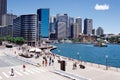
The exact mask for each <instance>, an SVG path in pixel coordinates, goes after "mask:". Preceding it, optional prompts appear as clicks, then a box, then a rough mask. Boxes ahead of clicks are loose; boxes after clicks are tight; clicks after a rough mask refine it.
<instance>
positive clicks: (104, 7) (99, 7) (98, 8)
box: [95, 4, 109, 10]
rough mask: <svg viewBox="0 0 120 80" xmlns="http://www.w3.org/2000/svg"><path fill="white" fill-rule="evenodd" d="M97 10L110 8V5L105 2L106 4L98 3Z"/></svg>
mask: <svg viewBox="0 0 120 80" xmlns="http://www.w3.org/2000/svg"><path fill="white" fill-rule="evenodd" d="M95 10H109V5H107V4H104V5H99V4H96V5H95Z"/></svg>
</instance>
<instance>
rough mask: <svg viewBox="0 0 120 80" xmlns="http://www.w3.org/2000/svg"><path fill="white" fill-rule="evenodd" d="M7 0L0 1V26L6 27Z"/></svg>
mask: <svg viewBox="0 0 120 80" xmlns="http://www.w3.org/2000/svg"><path fill="white" fill-rule="evenodd" d="M6 14H7V0H0V26H4V25H6Z"/></svg>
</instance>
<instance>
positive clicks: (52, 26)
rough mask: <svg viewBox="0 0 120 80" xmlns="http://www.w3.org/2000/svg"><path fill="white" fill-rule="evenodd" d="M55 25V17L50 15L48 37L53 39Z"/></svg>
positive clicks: (54, 37)
mask: <svg viewBox="0 0 120 80" xmlns="http://www.w3.org/2000/svg"><path fill="white" fill-rule="evenodd" d="M56 25H57V21H56V17H55V16H51V17H50V31H49V32H50V35H49V36H50V37H49V38H50V39H52V40H55V39H56V38H57V37H56Z"/></svg>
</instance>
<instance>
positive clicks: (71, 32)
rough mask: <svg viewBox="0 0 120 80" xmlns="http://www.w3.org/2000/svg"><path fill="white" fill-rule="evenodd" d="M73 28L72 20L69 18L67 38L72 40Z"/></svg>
mask: <svg viewBox="0 0 120 80" xmlns="http://www.w3.org/2000/svg"><path fill="white" fill-rule="evenodd" d="M73 28H74V18H73V17H69V38H73V36H74V33H73Z"/></svg>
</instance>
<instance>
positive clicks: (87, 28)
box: [84, 18, 93, 35]
mask: <svg viewBox="0 0 120 80" xmlns="http://www.w3.org/2000/svg"><path fill="white" fill-rule="evenodd" d="M92 28H93V20H92V19H87V18H86V19H85V20H84V34H87V35H91V34H92Z"/></svg>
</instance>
